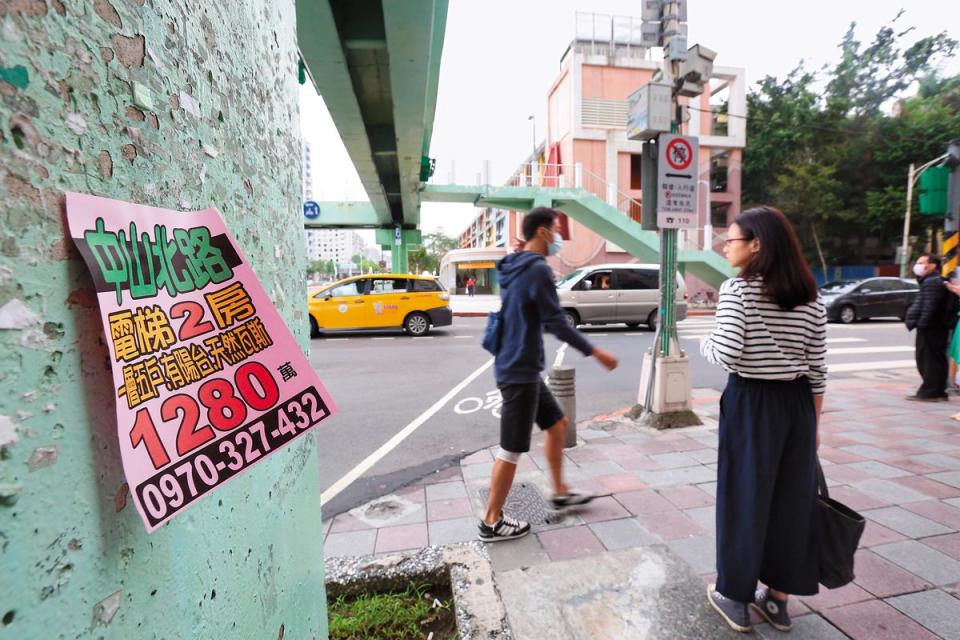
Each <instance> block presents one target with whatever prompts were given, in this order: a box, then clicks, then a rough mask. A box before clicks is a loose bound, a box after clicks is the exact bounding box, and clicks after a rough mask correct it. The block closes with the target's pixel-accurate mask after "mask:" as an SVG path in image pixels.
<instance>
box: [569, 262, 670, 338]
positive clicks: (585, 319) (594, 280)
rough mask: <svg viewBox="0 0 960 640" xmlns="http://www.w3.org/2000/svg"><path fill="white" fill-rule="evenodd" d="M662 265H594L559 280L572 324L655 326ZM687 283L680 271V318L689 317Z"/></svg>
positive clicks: (632, 326) (653, 327)
mask: <svg viewBox="0 0 960 640" xmlns="http://www.w3.org/2000/svg"><path fill="white" fill-rule="evenodd" d="M659 287H660V265H656V264H595V265H591V266H588V267H582V268H580V269H577V270H576V271H574V272H573V273H570V274H568V275H566V276H564V277H563V278H561V279H560V281H559V282H557V294H558V295H559V296H560V306H561V307H563V309H564V311H566V313H567V320H568V322H570V324H571V325H572V326H577V325H581V324H613V323H625V324H626V325H627V326H628V327H631V328H635V327H638V326H640V325H641V324H646V325H647V326H648V327H650V328H651V329H656V327H657V319H658V317H659V315H658V312H659V305H660V288H659ZM686 297H687V285H686V283H685V282H684V281H683V277H682V276H681V275H680V274H679V273H678V274H677V307H676V309H677V320H678V321H679V320H683V319H684V318H686V317H687V302H686Z"/></svg>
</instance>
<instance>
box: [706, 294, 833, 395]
mask: <svg viewBox="0 0 960 640" xmlns="http://www.w3.org/2000/svg"><path fill="white" fill-rule="evenodd" d="M716 321H717V325H716V328H715V329H714V331H713V333H712V334H711V335H710V337H708V338H706V339H705V340H704V341H703V343H702V344H701V345H700V352H701V353H702V354H703V357H705V358H706V359H707V360H708V361H710V362H712V363H713V364H717V365H720V366H721V367H723V368H724V369H725V370H727V371H730V372H732V373H737V374H739V375H741V376H743V377H744V378H760V379H763V380H794V379H796V378H799V377H800V376H806V377H807V378H808V379H809V380H810V386H811V388H812V390H813V393H814V394H821V393H823V392H824V391H825V390H826V387H827V363H826V357H827V346H826V343H827V312H826V309H825V308H824V306H823V301H822V300H821V299H820V298H819V297H818V298H817V300H816V302H810V303H807V304H802V305H800V306H798V307H796V308H794V309H791V310H790V311H784V310H783V309H781V308H780V307H779V306H778V305H777V303H776V302H774V301H773V299H771V298H770V297H769V296H767V295H764V293H763V281H762V280H761V279H760V278H751V279H749V280H744V279H743V278H731V279H730V280H727V281H726V282H724V283H723V285H721V287H720V299H719V302H718V303H717V316H716Z"/></svg>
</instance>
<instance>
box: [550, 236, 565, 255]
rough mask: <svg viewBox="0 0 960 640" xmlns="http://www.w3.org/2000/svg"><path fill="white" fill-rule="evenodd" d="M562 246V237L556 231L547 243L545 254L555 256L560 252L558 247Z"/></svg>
mask: <svg viewBox="0 0 960 640" xmlns="http://www.w3.org/2000/svg"><path fill="white" fill-rule="evenodd" d="M562 248H563V238H562V237H561V236H560V234H559V233H558V234H557V235H555V236H554V237H553V242H551V243H550V244H548V245H547V255H548V256H555V255H557V254H558V253H560V249H562Z"/></svg>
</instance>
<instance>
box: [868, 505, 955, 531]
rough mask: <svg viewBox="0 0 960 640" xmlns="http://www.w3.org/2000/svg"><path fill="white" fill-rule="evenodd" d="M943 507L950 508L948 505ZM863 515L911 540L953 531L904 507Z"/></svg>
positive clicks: (875, 510)
mask: <svg viewBox="0 0 960 640" xmlns="http://www.w3.org/2000/svg"><path fill="white" fill-rule="evenodd" d="M943 506H945V507H948V505H943ZM861 515H863V516H864V517H866V518H870V519H871V520H873V521H874V522H879V523H880V524H882V525H883V526H885V527H887V528H889V529H893V530H894V531H898V532H900V533H902V534H903V535H905V536H907V537H909V538H924V537H926V536H936V535H940V534H944V533H950V532H951V531H952V529H950V528H949V527H945V526H943V525H942V524H938V523H937V522H934V521H933V520H930V519H928V518H924V517H923V516H919V515H917V514H916V513H912V512H910V511H907V510H906V509H904V508H902V507H884V508H882V509H872V510H870V511H863V512H862V513H861Z"/></svg>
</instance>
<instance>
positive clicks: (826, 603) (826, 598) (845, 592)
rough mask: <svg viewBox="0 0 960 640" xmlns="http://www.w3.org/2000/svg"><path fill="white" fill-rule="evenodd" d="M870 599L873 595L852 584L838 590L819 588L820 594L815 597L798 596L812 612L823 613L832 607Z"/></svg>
mask: <svg viewBox="0 0 960 640" xmlns="http://www.w3.org/2000/svg"><path fill="white" fill-rule="evenodd" d="M872 599H873V594H871V593H868V592H867V591H864V590H863V589H861V588H860V587H858V586H857V585H855V584H852V583H851V584H847V585H844V586H842V587H840V588H839V589H827V588H826V587H820V593H818V594H817V595H815V596H800V600H801V601H802V602H803V604H805V605H806V606H808V607H810V608H811V609H813V610H814V611H825V610H827V609H832V608H834V607H843V606H846V605H848V604H853V603H854V602H865V601H867V600H872Z"/></svg>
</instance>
